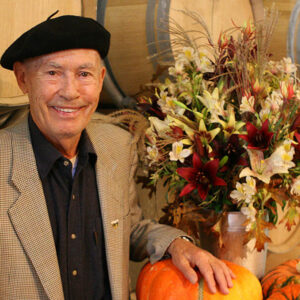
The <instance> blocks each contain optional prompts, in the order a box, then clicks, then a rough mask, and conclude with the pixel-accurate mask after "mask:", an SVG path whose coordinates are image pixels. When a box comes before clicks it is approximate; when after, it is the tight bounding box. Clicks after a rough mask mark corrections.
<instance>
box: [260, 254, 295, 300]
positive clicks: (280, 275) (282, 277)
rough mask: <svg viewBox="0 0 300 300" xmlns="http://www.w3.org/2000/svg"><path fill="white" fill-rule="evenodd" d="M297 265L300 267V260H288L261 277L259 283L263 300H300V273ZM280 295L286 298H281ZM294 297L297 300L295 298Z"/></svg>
mask: <svg viewBox="0 0 300 300" xmlns="http://www.w3.org/2000/svg"><path fill="white" fill-rule="evenodd" d="M297 265H299V266H300V259H292V260H289V261H287V262H285V263H283V264H281V265H279V266H277V267H275V268H274V269H273V270H271V271H270V272H269V273H268V274H267V275H265V276H264V277H263V279H262V280H261V283H262V289H263V295H264V298H265V299H276V300H277V299H285V300H286V299H299V300H300V273H299V270H297ZM297 293H298V294H297ZM282 295H284V296H286V297H287V298H283V297H284V296H282ZM294 295H296V297H299V298H295V297H294ZM276 297H277V298H276ZM280 297H281V298H280ZM293 297H294V298H293Z"/></svg>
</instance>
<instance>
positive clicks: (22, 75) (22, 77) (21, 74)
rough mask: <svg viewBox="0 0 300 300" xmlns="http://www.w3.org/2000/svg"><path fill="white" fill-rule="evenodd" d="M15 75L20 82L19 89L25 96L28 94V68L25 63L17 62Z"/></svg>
mask: <svg viewBox="0 0 300 300" xmlns="http://www.w3.org/2000/svg"><path fill="white" fill-rule="evenodd" d="M13 67H14V73H15V76H16V79H17V82H18V86H19V88H20V89H21V90H22V92H23V93H24V94H26V93H27V85H26V66H25V65H24V63H22V62H20V61H17V62H15V63H14V66H13Z"/></svg>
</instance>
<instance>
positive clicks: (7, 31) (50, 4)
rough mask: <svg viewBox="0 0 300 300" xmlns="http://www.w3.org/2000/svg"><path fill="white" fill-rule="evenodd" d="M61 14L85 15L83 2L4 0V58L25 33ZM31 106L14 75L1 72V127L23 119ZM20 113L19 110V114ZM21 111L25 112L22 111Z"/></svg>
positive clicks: (0, 12)
mask: <svg viewBox="0 0 300 300" xmlns="http://www.w3.org/2000/svg"><path fill="white" fill-rule="evenodd" d="M57 10H59V13H58V14H57V15H56V16H59V15H63V14H73V15H81V11H82V5H81V1H80V0H64V1H61V0H51V1H49V0H26V1H20V0H9V1H8V0H0V20H1V26H0V36H1V39H0V55H2V54H3V52H4V51H5V50H6V49H7V47H8V46H9V45H10V44H11V43H12V42H13V41H14V40H15V39H16V38H17V37H19V36H20V35H21V34H22V33H24V32H25V31H26V30H28V29H29V28H31V27H33V26H34V25H36V24H38V23H40V22H42V21H44V20H46V19H47V18H48V17H49V16H50V15H51V14H53V13H54V12H55V11H57ZM27 103H28V99H27V97H26V96H23V95H22V92H21V90H20V89H19V87H18V85H17V83H16V80H15V78H14V74H13V72H12V71H8V70H6V69H3V68H0V127H1V125H3V124H6V125H8V124H9V123H12V122H13V120H15V119H17V118H19V117H21V116H22V115H23V113H24V112H25V110H26V109H22V108H24V107H25V106H26V105H27ZM16 109H18V110H16ZM19 109H21V110H19Z"/></svg>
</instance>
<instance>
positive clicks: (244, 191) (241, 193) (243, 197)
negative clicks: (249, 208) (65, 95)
mask: <svg viewBox="0 0 300 300" xmlns="http://www.w3.org/2000/svg"><path fill="white" fill-rule="evenodd" d="M256 192H257V190H256V181H255V179H254V178H252V177H250V176H247V177H246V183H243V184H241V183H240V182H237V183H236V190H233V191H232V192H231V193H230V197H231V198H232V199H235V200H237V201H238V202H245V203H248V204H249V203H251V202H252V201H251V200H252V198H253V196H254V195H255V194H256Z"/></svg>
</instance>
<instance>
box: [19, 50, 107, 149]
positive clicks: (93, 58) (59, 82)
mask: <svg viewBox="0 0 300 300" xmlns="http://www.w3.org/2000/svg"><path fill="white" fill-rule="evenodd" d="M14 71H15V74H16V77H17V80H18V83H19V86H20V88H21V89H22V91H23V92H24V93H28V97H29V103H30V111H31V115H32V118H33V120H34V122H35V123H36V125H37V126H38V127H39V129H40V130H41V132H42V133H43V134H44V135H45V136H46V138H47V139H48V140H50V142H52V143H54V144H60V141H61V140H63V139H71V140H72V139H73V138H74V137H75V138H78V139H79V137H80V134H81V132H82V130H83V129H84V128H85V127H86V125H87V124H88V122H89V120H90V118H91V115H92V114H93V113H94V111H95V110H96V108H97V105H98V100H99V95H100V92H101V89H102V84H103V79H104V75H105V68H104V67H103V66H102V65H101V60H100V56H99V54H98V52H97V51H95V50H92V49H72V50H65V51H60V52H55V53H51V54H47V55H43V56H40V57H36V58H32V59H28V60H27V61H25V62H24V63H19V62H17V63H15V66H14Z"/></svg>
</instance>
